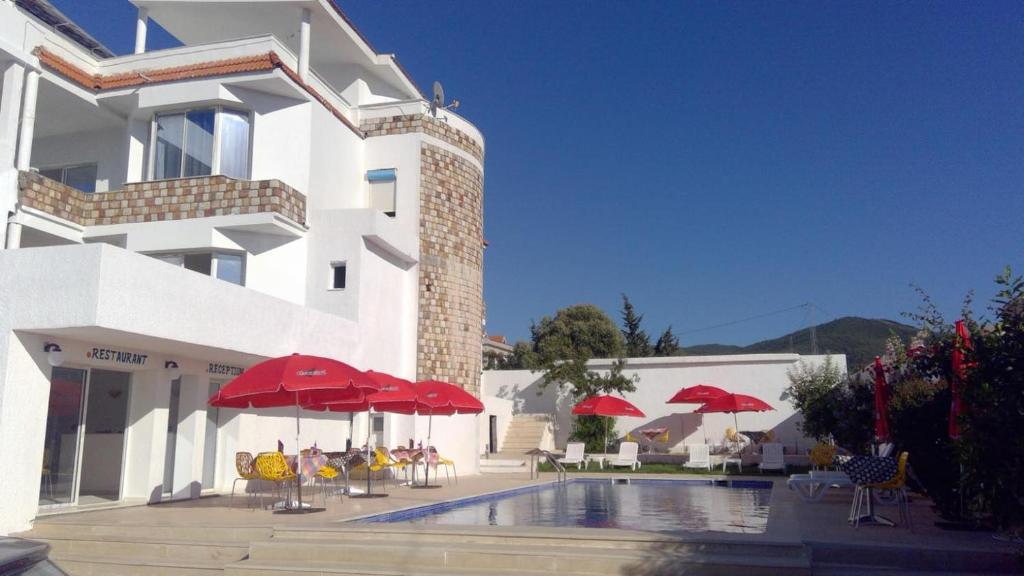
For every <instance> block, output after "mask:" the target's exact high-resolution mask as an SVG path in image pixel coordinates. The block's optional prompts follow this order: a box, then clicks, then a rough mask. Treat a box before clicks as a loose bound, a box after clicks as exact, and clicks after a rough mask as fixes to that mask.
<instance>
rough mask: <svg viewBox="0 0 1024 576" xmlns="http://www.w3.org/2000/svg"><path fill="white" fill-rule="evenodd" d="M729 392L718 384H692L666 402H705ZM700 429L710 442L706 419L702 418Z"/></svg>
mask: <svg viewBox="0 0 1024 576" xmlns="http://www.w3.org/2000/svg"><path fill="white" fill-rule="evenodd" d="M726 394H728V392H726V391H725V390H722V389H721V388H718V387H717V386H709V385H707V384H697V385H696V386H690V387H689V388H680V389H679V392H676V394H675V396H673V397H671V398H669V400H668V402H666V404H704V403H706V402H708V401H710V400H714V399H715V398H721V397H722V396H725V395H726ZM700 429H701V431H702V432H703V433H704V443H705V444H707V443H708V433H707V430H705V429H704V419H703V418H701V423H700Z"/></svg>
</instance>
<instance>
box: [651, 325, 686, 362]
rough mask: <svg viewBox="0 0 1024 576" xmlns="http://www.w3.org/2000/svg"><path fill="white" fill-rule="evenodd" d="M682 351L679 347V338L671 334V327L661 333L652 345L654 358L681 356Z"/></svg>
mask: <svg viewBox="0 0 1024 576" xmlns="http://www.w3.org/2000/svg"><path fill="white" fill-rule="evenodd" d="M682 354H683V349H682V347H681V346H679V338H676V335H675V334H673V333H672V326H671V325H670V326H669V327H668V328H666V329H665V331H664V332H662V333H661V336H659V337H658V341H657V342H656V343H655V344H654V355H655V356H682Z"/></svg>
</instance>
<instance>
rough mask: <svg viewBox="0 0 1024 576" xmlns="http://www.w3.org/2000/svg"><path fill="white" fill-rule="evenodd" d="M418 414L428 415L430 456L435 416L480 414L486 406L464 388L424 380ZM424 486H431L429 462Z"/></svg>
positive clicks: (420, 384)
mask: <svg viewBox="0 0 1024 576" xmlns="http://www.w3.org/2000/svg"><path fill="white" fill-rule="evenodd" d="M416 393H417V397H416V404H417V405H416V413H418V414H419V415H421V416H422V415H423V414H426V415H427V453H426V456H425V458H429V456H430V435H431V433H432V431H433V424H434V414H437V415H438V416H451V415H453V414H479V413H481V412H483V411H484V405H483V403H482V402H480V400H479V399H477V397H476V396H473V395H472V394H470V393H469V392H466V391H465V390H463V389H462V388H460V387H458V386H456V385H454V384H449V383H448V382H442V381H440V380H424V381H422V382H417V383H416ZM423 472H424V480H423V486H424V487H426V486H429V485H430V466H429V464H428V463H427V460H426V459H425V460H424V465H423Z"/></svg>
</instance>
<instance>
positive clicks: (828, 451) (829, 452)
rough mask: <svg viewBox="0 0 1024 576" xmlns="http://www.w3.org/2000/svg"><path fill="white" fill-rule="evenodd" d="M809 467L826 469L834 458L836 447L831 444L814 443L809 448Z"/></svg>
mask: <svg viewBox="0 0 1024 576" xmlns="http://www.w3.org/2000/svg"><path fill="white" fill-rule="evenodd" d="M810 459H811V467H812V468H813V469H815V470H827V469H828V468H829V467H830V466H832V463H833V462H834V461H835V459H836V447H835V446H833V445H831V444H815V445H814V448H811V455H810Z"/></svg>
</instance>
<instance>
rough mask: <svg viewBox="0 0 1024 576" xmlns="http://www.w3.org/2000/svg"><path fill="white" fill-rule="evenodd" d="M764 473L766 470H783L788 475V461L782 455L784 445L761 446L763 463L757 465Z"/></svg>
mask: <svg viewBox="0 0 1024 576" xmlns="http://www.w3.org/2000/svg"><path fill="white" fill-rule="evenodd" d="M757 468H758V470H760V471H761V472H762V473H763V472H764V471H765V470H782V473H783V474H785V473H786V460H785V457H784V456H783V453H782V444H776V443H768V444H762V445H761V463H760V464H758V465H757Z"/></svg>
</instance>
